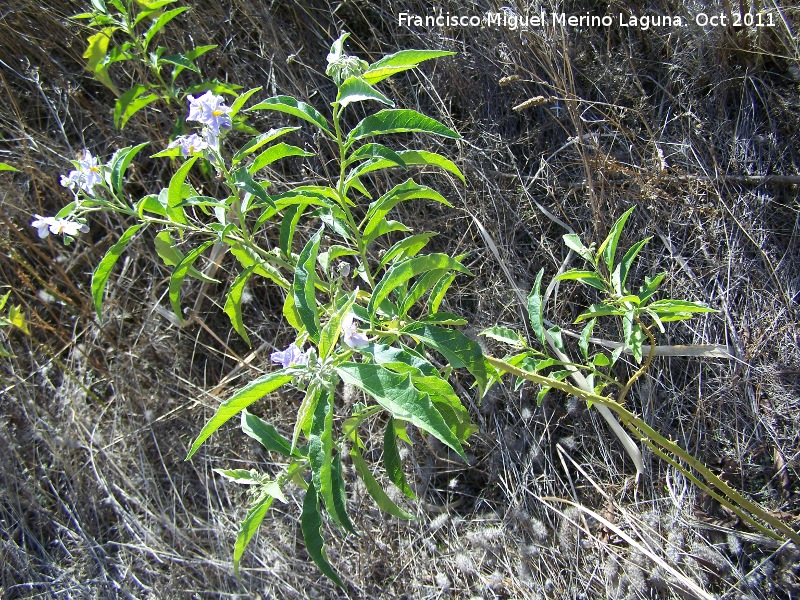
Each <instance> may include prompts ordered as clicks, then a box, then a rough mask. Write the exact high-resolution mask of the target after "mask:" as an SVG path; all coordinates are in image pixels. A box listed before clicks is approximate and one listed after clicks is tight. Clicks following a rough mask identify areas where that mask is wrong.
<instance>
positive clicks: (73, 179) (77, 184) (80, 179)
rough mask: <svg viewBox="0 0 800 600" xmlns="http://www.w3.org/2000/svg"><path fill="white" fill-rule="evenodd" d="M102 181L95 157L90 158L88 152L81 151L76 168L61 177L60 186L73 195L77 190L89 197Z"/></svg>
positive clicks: (99, 167)
mask: <svg viewBox="0 0 800 600" xmlns="http://www.w3.org/2000/svg"><path fill="white" fill-rule="evenodd" d="M102 181H103V177H102V175H101V166H100V165H99V164H97V157H95V156H92V153H91V152H89V151H88V150H84V151H83V156H81V158H79V159H78V168H77V169H73V170H72V171H70V172H69V175H62V176H61V185H62V186H64V187H65V188H69V189H70V190H72V191H73V193H77V190H78V189H81V190H83V191H84V192H86V193H87V194H89V195H90V196H94V189H93V188H94V186H96V185H97V184H98V183H100V182H102Z"/></svg>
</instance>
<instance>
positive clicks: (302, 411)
mask: <svg viewBox="0 0 800 600" xmlns="http://www.w3.org/2000/svg"><path fill="white" fill-rule="evenodd" d="M320 396H321V393H320V389H319V386H318V385H316V384H313V383H312V384H311V385H309V386H308V389H307V390H306V395H305V397H304V398H303V402H302V403H301V404H300V408H299V409H298V411H297V420H296V421H295V423H294V431H293V432H292V453H294V451H295V449H296V448H297V441H298V440H299V439H300V433H301V432H305V433H306V435H310V434H311V424H312V422H313V420H314V412H315V411H316V410H317V402H319V399H320Z"/></svg>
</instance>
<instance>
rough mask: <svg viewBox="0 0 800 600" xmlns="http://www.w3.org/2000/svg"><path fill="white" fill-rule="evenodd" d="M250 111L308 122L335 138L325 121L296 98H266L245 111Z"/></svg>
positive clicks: (315, 111)
mask: <svg viewBox="0 0 800 600" xmlns="http://www.w3.org/2000/svg"><path fill="white" fill-rule="evenodd" d="M251 110H277V111H280V112H283V113H286V114H289V115H292V116H295V117H298V118H300V119H303V120H304V121H308V122H309V123H312V124H314V125H316V126H317V127H319V128H320V129H321V130H322V131H324V132H325V133H327V134H328V135H330V136H331V137H336V136H335V135H334V133H333V131H331V128H330V125H328V122H327V121H326V120H325V117H323V116H322V115H321V114H319V112H317V110H316V109H315V108H314V107H313V106H311V105H310V104H306V103H305V102H301V101H299V100H297V99H296V98H292V97H291V96H275V97H273V98H267V99H266V100H264V101H263V102H259V103H258V104H256V105H255V106H251V107H250V108H248V109H247V111H248V112H249V111H251Z"/></svg>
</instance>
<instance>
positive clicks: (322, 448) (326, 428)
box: [308, 390, 344, 527]
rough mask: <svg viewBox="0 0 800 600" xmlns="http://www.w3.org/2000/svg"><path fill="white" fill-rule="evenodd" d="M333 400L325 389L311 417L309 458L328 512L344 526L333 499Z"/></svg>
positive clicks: (312, 478) (316, 484)
mask: <svg viewBox="0 0 800 600" xmlns="http://www.w3.org/2000/svg"><path fill="white" fill-rule="evenodd" d="M331 400H332V395H331V393H330V392H328V391H327V390H323V391H322V394H321V395H320V398H319V400H318V401H317V405H316V408H315V410H314V416H313V417H312V419H311V433H310V435H309V437H308V460H309V465H310V466H311V480H312V482H313V484H314V487H315V488H316V489H317V490H319V495H320V496H322V499H323V500H324V501H325V507H326V508H327V509H328V514H329V515H330V516H331V518H332V519H333V520H334V521H335V522H336V524H337V525H340V526H342V527H344V523H343V521H342V520H341V519H340V518H339V515H338V514H337V512H336V503H334V499H333V478H332V475H333V404H332V402H331Z"/></svg>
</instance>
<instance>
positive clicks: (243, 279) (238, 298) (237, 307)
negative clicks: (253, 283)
mask: <svg viewBox="0 0 800 600" xmlns="http://www.w3.org/2000/svg"><path fill="white" fill-rule="evenodd" d="M254 269H255V265H253V266H252V267H250V268H249V269H246V270H244V271H242V272H241V273H239V276H238V277H237V278H236V281H234V282H233V285H232V286H231V288H230V289H229V290H228V293H227V294H226V295H225V308H223V311H224V312H225V314H226V315H228V318H229V319H230V320H231V325H233V328H234V329H235V330H236V333H238V334H239V335H240V336H242V339H243V340H244V341H245V342H247V345H248V346H250V347H251V348H252V347H253V345H252V344H251V343H250V338H249V337H248V335H247V329H245V326H244V322H243V321H242V293H243V292H244V286H245V284H246V283H247V280H248V279H250V275H252V274H253V270H254Z"/></svg>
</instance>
